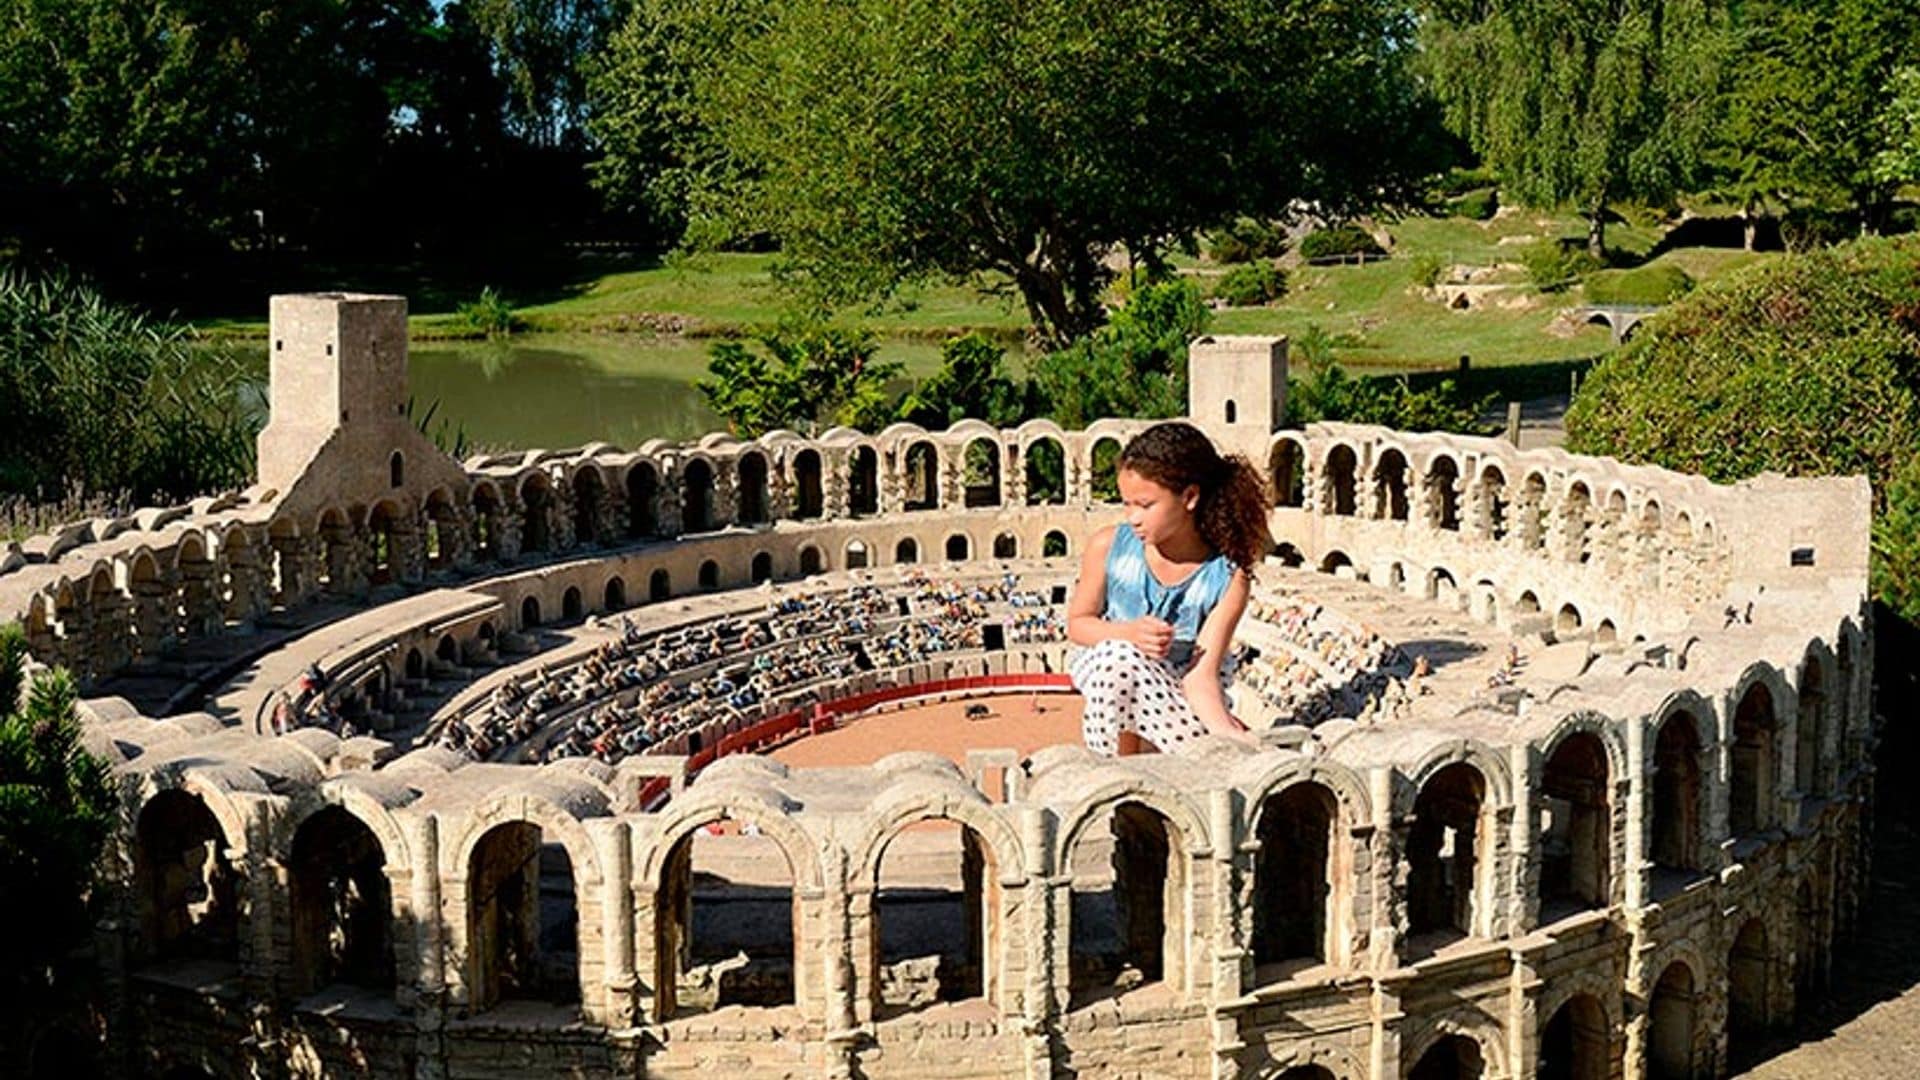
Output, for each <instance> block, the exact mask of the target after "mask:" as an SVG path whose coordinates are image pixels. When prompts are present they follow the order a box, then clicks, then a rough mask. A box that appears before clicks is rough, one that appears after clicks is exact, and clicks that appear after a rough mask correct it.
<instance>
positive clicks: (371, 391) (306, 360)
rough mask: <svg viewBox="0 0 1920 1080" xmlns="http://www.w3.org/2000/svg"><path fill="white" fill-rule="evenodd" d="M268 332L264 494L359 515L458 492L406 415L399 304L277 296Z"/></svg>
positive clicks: (457, 478) (457, 483) (402, 307)
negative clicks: (434, 493) (440, 489)
mask: <svg viewBox="0 0 1920 1080" xmlns="http://www.w3.org/2000/svg"><path fill="white" fill-rule="evenodd" d="M268 333H269V340H270V344H269V346H268V347H269V349H271V352H270V354H269V356H270V360H271V364H270V380H271V382H270V387H269V391H268V397H269V401H270V404H271V408H272V413H271V416H270V417H269V419H268V422H267V426H266V429H265V430H264V431H262V432H261V433H260V439H259V443H258V447H259V451H260V484H261V486H262V487H265V488H271V489H273V490H274V491H277V492H279V493H280V497H281V499H283V500H288V499H292V501H294V502H296V503H312V504H314V505H351V504H358V505H361V506H371V505H372V504H374V503H375V502H377V501H379V500H380V499H381V498H383V497H387V496H392V495H404V494H406V493H410V492H421V493H424V492H426V491H429V490H431V489H432V488H434V487H436V486H447V485H451V486H452V487H451V488H450V490H464V484H465V475H464V473H463V472H462V470H461V469H460V467H459V465H458V464H456V463H455V462H454V461H452V460H451V459H450V458H448V457H447V456H446V455H445V454H443V453H441V452H440V450H439V449H438V448H437V447H435V446H434V445H433V443H432V442H431V441H429V440H428V439H427V438H426V437H425V436H423V435H421V434H420V432H419V431H418V430H417V429H415V428H414V426H413V421H412V419H411V418H409V417H408V416H407V301H406V299H405V298H404V297H399V296H370V295H365V294H360V293H303V294H297V295H290V296H276V297H274V298H273V300H272V307H271V327H270V329H269V332H268ZM296 493H297V494H298V497H297V498H295V495H296Z"/></svg>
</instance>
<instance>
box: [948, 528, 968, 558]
mask: <svg viewBox="0 0 1920 1080" xmlns="http://www.w3.org/2000/svg"><path fill="white" fill-rule="evenodd" d="M972 554H973V541H971V540H969V539H967V534H966V533H954V534H953V535H952V536H949V537H947V561H948V562H966V561H967V559H968V558H970V557H971V556H972Z"/></svg>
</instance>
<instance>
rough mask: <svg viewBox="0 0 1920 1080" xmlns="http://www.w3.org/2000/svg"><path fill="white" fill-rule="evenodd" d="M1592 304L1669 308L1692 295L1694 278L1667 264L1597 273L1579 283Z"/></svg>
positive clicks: (1598, 271) (1599, 271)
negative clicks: (1664, 305) (1654, 305)
mask: <svg viewBox="0 0 1920 1080" xmlns="http://www.w3.org/2000/svg"><path fill="white" fill-rule="evenodd" d="M1580 284H1581V287H1582V288H1584V289H1585V290H1586V294H1587V303H1589V304H1667V303H1671V302H1673V301H1675V300H1678V299H1680V298H1681V297H1682V296H1685V295H1686V294H1687V293H1689V292H1691V291H1693V278H1692V277H1691V276H1690V275H1688V273H1687V272H1686V271H1685V270H1682V269H1681V268H1680V267H1678V266H1673V265H1671V264H1668V263H1661V264H1659V265H1657V266H1639V267H1635V268H1633V269H1631V270H1596V271H1594V272H1593V273H1591V274H1588V275H1587V276H1586V277H1584V278H1581V279H1580Z"/></svg>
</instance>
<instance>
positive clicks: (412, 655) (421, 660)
mask: <svg viewBox="0 0 1920 1080" xmlns="http://www.w3.org/2000/svg"><path fill="white" fill-rule="evenodd" d="M404 670H405V671H406V673H407V679H408V681H418V680H420V679H424V678H426V675H427V660H426V657H424V656H421V655H420V650H419V649H408V650H407V661H406V667H405V669H404Z"/></svg>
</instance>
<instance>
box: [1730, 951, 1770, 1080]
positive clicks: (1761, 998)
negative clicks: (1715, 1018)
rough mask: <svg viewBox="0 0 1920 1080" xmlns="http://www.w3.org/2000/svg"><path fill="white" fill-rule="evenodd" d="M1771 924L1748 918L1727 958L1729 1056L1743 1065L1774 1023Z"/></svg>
mask: <svg viewBox="0 0 1920 1080" xmlns="http://www.w3.org/2000/svg"><path fill="white" fill-rule="evenodd" d="M1770 959H1771V958H1770V957H1769V955H1768V952H1767V925H1766V923H1765V922H1764V921H1762V920H1761V919H1760V918H1759V917H1758V916H1756V917H1754V918H1751V919H1748V920H1747V923H1746V925H1745V926H1742V927H1741V928H1740V933H1739V934H1738V935H1737V936H1736V937H1735V938H1734V939H1733V950H1732V952H1731V953H1730V954H1729V955H1728V957H1727V1043H1728V1045H1727V1056H1728V1057H1729V1058H1730V1059H1731V1061H1732V1062H1735V1063H1737V1062H1741V1061H1743V1060H1745V1058H1746V1056H1747V1055H1748V1054H1750V1053H1752V1051H1753V1049H1754V1043H1755V1042H1756V1041H1757V1038H1758V1036H1760V1035H1761V1034H1763V1033H1765V1031H1766V1030H1767V1028H1768V1027H1769V1026H1771V1024H1772V1017H1771V1014H1770V1013H1769V1010H1768V1008H1767V965H1768V963H1769V960H1770Z"/></svg>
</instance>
